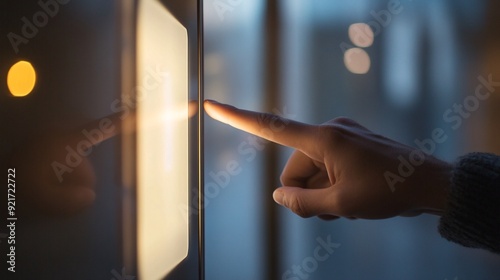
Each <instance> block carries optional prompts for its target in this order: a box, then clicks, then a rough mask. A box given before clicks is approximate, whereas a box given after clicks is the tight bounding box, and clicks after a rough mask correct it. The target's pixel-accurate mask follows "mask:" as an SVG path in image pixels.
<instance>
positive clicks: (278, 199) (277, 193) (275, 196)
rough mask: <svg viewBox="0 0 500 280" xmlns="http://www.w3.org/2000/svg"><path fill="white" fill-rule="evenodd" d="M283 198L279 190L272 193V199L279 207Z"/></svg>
mask: <svg viewBox="0 0 500 280" xmlns="http://www.w3.org/2000/svg"><path fill="white" fill-rule="evenodd" d="M284 196H285V195H284V194H283V191H281V190H275V191H274V192H273V199H274V201H275V202H276V203H278V204H279V205H283V198H284Z"/></svg>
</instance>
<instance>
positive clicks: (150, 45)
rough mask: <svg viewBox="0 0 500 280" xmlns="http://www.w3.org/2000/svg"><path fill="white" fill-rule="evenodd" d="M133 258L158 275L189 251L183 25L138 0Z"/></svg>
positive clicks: (151, 2)
mask: <svg viewBox="0 0 500 280" xmlns="http://www.w3.org/2000/svg"><path fill="white" fill-rule="evenodd" d="M137 32H138V45H137V55H138V60H137V67H138V73H137V79H138V91H137V92H138V94H140V97H138V100H139V103H138V108H137V125H138V129H139V133H138V143H137V144H138V147H137V149H138V189H137V192H138V193H137V194H138V201H137V207H138V216H137V217H138V218H137V219H138V221H137V222H138V234H137V242H138V263H139V274H140V277H139V278H140V279H153V280H154V279H163V278H164V277H165V276H166V275H167V274H168V273H169V272H170V271H171V270H172V269H173V268H174V267H175V266H176V265H178V264H179V263H180V262H181V261H182V260H183V259H184V258H186V256H187V253H188V245H189V244H188V242H189V239H188V238H189V231H188V225H189V224H188V213H187V212H184V210H183V209H188V205H189V204H188V193H189V192H188V187H189V186H188V176H189V174H188V116H189V109H188V41H187V30H186V29H185V28H184V27H183V26H182V25H181V24H180V23H179V22H178V21H177V20H176V19H175V18H174V17H173V16H172V15H171V14H170V13H169V12H168V11H167V10H166V8H165V7H164V6H163V5H162V4H160V2H159V1H157V0H143V1H139V14H138V31H137Z"/></svg>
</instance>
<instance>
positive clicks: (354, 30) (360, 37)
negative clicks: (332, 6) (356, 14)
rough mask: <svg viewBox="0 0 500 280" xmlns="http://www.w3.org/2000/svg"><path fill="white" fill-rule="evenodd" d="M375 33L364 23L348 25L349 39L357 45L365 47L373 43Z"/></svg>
mask: <svg viewBox="0 0 500 280" xmlns="http://www.w3.org/2000/svg"><path fill="white" fill-rule="evenodd" d="M374 38H375V35H374V34H373V31H372V29H371V28H370V26H369V25H368V24H366V23H354V24H351V26H349V39H351V41H352V43H353V44H354V45H356V46H358V47H362V48H366V47H369V46H371V45H372V44H373V40H374Z"/></svg>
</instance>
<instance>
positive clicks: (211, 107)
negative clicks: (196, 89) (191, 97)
mask: <svg viewBox="0 0 500 280" xmlns="http://www.w3.org/2000/svg"><path fill="white" fill-rule="evenodd" d="M216 105H220V103H219V102H217V101H215V100H212V99H206V100H205V101H204V102H203V107H204V108H205V112H207V114H208V115H209V116H210V117H212V118H214V119H218V118H217V117H218V115H217V108H216Z"/></svg>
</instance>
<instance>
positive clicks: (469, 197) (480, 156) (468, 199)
mask: <svg viewBox="0 0 500 280" xmlns="http://www.w3.org/2000/svg"><path fill="white" fill-rule="evenodd" d="M499 215H500V157H499V156H496V155H493V154H487V153H471V154H467V155H465V156H463V157H461V158H459V160H458V162H457V163H456V165H455V167H454V168H453V171H452V176H451V191H450V194H449V196H448V202H447V209H446V210H445V214H444V215H443V216H442V217H441V220H440V223H439V233H440V234H441V236H443V237H444V238H446V239H448V240H450V241H453V242H456V243H458V244H461V245H463V246H466V247H471V248H482V249H486V250H489V251H491V252H494V253H497V254H500V216H499Z"/></svg>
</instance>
